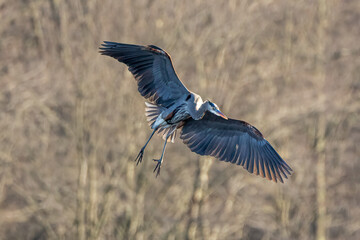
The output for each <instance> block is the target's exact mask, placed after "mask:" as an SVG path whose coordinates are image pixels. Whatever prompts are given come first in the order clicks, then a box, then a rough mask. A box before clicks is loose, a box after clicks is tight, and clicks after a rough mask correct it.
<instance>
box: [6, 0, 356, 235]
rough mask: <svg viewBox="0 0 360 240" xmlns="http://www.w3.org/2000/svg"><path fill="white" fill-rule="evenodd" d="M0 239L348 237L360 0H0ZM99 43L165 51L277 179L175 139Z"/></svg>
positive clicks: (352, 210)
mask: <svg viewBox="0 0 360 240" xmlns="http://www.w3.org/2000/svg"><path fill="white" fill-rule="evenodd" d="M0 14H1V23H0V36H1V39H0V53H1V55H0V239H80V240H83V239H264V240H265V239H319V240H323V239H360V208H359V201H360V184H359V183H360V174H359V172H360V165H359V160H360V148H359V142H360V125H359V120H360V119H359V114H360V91H359V89H360V44H359V39H360V1H357V0H349V1H340V0H329V1H326V0H317V1H312V0H305V1H286V0H280V1H271V0H260V1H250V0H244V1H237V0H231V1H216V0H211V1H199V0H186V1H161V0H135V1H132V0H124V1H98V0H89V1H85V0H65V1H60V0H37V1H35V0H34V1H31V0H17V1H7V0H1V1H0ZM102 40H110V41H118V42H125V43H136V44H154V45H157V46H159V47H161V48H164V49H165V50H167V51H168V52H169V53H170V54H171V55H172V58H173V61H174V65H175V68H176V70H177V72H178V75H179V77H180V78H181V79H182V80H183V82H184V83H185V84H186V85H187V86H188V88H189V89H191V90H193V91H195V92H197V93H198V94H200V95H202V96H203V97H204V98H205V99H206V98H208V97H211V99H212V100H213V101H214V102H216V103H217V104H218V105H219V106H220V108H221V109H222V110H223V112H224V113H225V114H227V115H228V116H230V117H232V118H238V119H242V120H246V121H249V122H250V123H252V124H254V125H255V126H256V127H257V128H259V129H260V130H261V131H262V133H263V134H264V135H265V137H266V138H267V139H268V140H269V141H270V143H272V144H273V145H274V146H275V148H276V149H277V150H278V152H279V153H280V154H281V155H282V156H283V157H284V159H286V160H287V162H288V163H289V164H290V166H292V168H293V169H294V170H295V173H294V174H293V175H292V176H291V177H290V179H289V180H287V181H286V183H285V184H275V183H273V182H270V181H267V180H266V179H262V178H260V177H256V176H253V175H250V174H249V173H247V172H246V171H245V170H243V169H242V168H241V167H237V166H234V165H231V164H227V163H223V162H219V161H217V160H215V159H212V158H203V157H198V156H196V155H195V154H193V153H191V152H190V150H189V149H188V148H187V147H186V146H185V145H183V144H182V143H181V141H179V140H177V141H176V143H175V144H170V145H169V146H168V149H167V152H166V154H165V162H164V165H163V168H162V173H161V175H160V177H158V178H155V177H154V174H153V173H152V170H153V167H154V163H153V162H152V161H151V159H152V158H156V157H158V156H159V155H160V154H161V148H162V143H163V141H162V139H161V138H159V137H157V138H154V139H153V140H152V141H151V142H150V145H149V148H148V149H147V151H146V152H145V159H144V161H143V163H142V164H141V165H140V166H138V167H136V166H135V164H134V162H133V161H132V160H134V158H135V157H136V155H137V153H138V151H139V150H140V148H141V146H142V145H143V143H144V142H145V140H146V137H147V136H148V135H149V134H150V129H149V127H148V126H147V123H146V118H145V115H144V100H143V99H142V97H141V96H140V95H139V94H138V93H137V89H136V85H135V83H134V80H133V78H132V76H131V75H130V73H129V72H128V71H127V69H126V67H125V66H123V65H121V64H120V63H118V62H116V61H115V60H113V59H110V58H108V57H104V56H101V55H100V54H98V47H99V45H100V43H101V41H102Z"/></svg>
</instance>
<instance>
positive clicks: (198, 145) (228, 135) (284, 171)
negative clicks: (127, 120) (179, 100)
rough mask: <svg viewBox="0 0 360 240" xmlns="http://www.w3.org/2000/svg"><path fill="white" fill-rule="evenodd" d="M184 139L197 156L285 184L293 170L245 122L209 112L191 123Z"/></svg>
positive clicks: (183, 131) (254, 129)
mask: <svg viewBox="0 0 360 240" xmlns="http://www.w3.org/2000/svg"><path fill="white" fill-rule="evenodd" d="M180 138H181V139H182V140H183V142H184V143H185V144H186V145H187V146H188V147H189V148H190V150H191V151H193V152H195V153H197V154H200V155H210V156H213V157H216V158H218V159H219V160H221V161H226V162H231V163H234V164H238V165H241V166H243V167H244V168H245V169H246V170H248V171H249V172H250V173H254V174H256V175H260V176H262V177H266V178H267V179H269V180H273V181H275V182H277V180H279V181H280V182H283V177H285V178H287V175H290V174H291V171H292V169H291V168H290V167H289V165H287V164H286V162H285V161H284V160H283V159H282V158H281V157H280V156H279V154H278V153H277V152H276V151H275V150H274V148H273V147H272V146H271V145H270V143H269V142H268V141H266V140H265V139H264V137H263V135H262V134H261V133H260V131H259V130H257V129H256V128H255V127H253V126H251V125H250V124H248V123H246V122H244V121H239V120H235V119H228V120H225V119H223V118H220V117H218V116H216V115H214V114H211V113H209V112H207V113H206V114H205V116H204V117H203V118H202V119H201V120H194V119H192V118H191V119H189V120H187V122H186V123H185V125H184V126H183V128H182V131H181V135H180Z"/></svg>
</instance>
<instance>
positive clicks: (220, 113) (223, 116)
mask: <svg viewBox="0 0 360 240" xmlns="http://www.w3.org/2000/svg"><path fill="white" fill-rule="evenodd" d="M216 113H217V114H216V115H218V116H220V117H222V118H224V119H226V120H228V117H227V116H225V115H224V114H223V113H222V112H220V110H216Z"/></svg>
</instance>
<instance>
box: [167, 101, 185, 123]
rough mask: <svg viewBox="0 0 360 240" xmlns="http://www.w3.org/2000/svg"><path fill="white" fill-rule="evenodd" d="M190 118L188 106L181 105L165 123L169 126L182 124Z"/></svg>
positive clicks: (169, 115)
mask: <svg viewBox="0 0 360 240" xmlns="http://www.w3.org/2000/svg"><path fill="white" fill-rule="evenodd" d="M189 117H190V114H189V112H188V111H187V110H186V105H185V104H183V105H180V106H179V107H177V108H175V109H174V111H172V112H171V113H170V114H168V116H166V118H165V121H166V122H167V123H168V124H177V123H179V122H182V121H184V120H186V119H188V118H189Z"/></svg>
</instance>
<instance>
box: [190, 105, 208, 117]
mask: <svg viewBox="0 0 360 240" xmlns="http://www.w3.org/2000/svg"><path fill="white" fill-rule="evenodd" d="M208 109H209V102H208V101H205V102H204V103H203V104H202V105H201V107H200V108H199V109H197V110H196V109H194V113H193V116H192V118H193V119H195V120H200V119H202V118H203V117H204V115H205V112H206V111H207V110H208Z"/></svg>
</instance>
